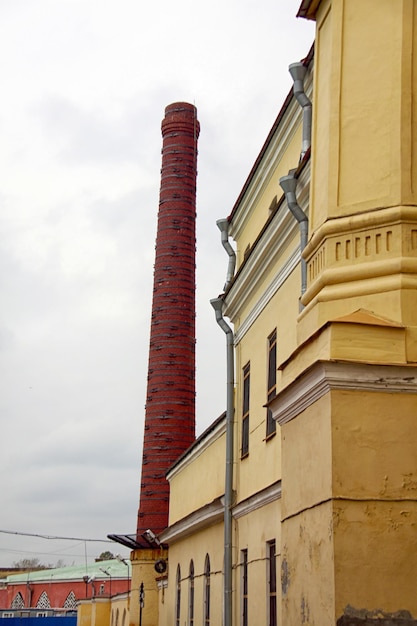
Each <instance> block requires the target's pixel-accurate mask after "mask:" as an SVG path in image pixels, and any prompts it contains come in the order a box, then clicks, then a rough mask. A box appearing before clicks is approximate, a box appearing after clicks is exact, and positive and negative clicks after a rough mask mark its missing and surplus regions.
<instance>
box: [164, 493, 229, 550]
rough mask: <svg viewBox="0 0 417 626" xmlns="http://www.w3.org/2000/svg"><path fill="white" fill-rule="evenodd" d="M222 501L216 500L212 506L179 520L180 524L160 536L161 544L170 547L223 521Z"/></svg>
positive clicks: (204, 507) (177, 523)
mask: <svg viewBox="0 0 417 626" xmlns="http://www.w3.org/2000/svg"><path fill="white" fill-rule="evenodd" d="M221 499H222V498H216V499H215V500H213V502H210V504H206V505H205V506H203V507H201V508H200V509H197V511H194V512H193V513H190V515H187V516H186V517H183V518H182V519H180V520H178V522H175V523H174V524H172V526H168V528H167V529H166V530H164V531H163V532H162V533H160V535H159V540H160V541H161V543H167V544H168V545H170V544H172V543H175V542H176V541H179V540H180V539H185V537H188V536H189V535H192V534H193V533H195V532H197V531H198V530H202V529H203V528H207V527H209V526H212V525H213V524H216V523H217V522H219V521H220V520H222V519H223V516H224V506H223V504H222V502H221Z"/></svg>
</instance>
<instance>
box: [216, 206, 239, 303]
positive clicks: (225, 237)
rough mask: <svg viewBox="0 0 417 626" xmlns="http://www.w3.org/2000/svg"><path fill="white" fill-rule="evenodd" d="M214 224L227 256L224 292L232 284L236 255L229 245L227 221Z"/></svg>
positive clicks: (218, 221) (225, 219) (223, 220)
mask: <svg viewBox="0 0 417 626" xmlns="http://www.w3.org/2000/svg"><path fill="white" fill-rule="evenodd" d="M216 224H217V226H218V227H219V229H220V231H221V234H222V246H223V248H224V249H225V250H226V252H227V254H228V255H229V265H228V266H227V276H226V282H225V285H224V287H223V289H224V291H226V289H227V288H228V287H229V285H230V283H231V282H232V278H233V276H234V274H235V266H236V254H235V251H234V250H233V248H232V246H231V245H230V243H229V220H228V219H227V217H225V218H223V219H221V220H217V222H216Z"/></svg>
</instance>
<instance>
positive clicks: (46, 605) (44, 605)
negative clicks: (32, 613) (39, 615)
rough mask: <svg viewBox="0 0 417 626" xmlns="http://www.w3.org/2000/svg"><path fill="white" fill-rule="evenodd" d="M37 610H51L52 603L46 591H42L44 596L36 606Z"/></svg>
mask: <svg viewBox="0 0 417 626" xmlns="http://www.w3.org/2000/svg"><path fill="white" fill-rule="evenodd" d="M36 608H37V609H50V608H51V603H50V601H49V597H48V594H47V593H46V591H42V594H41V596H40V598H39V600H38V602H37V604H36Z"/></svg>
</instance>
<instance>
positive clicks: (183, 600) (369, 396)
mask: <svg viewBox="0 0 417 626" xmlns="http://www.w3.org/2000/svg"><path fill="white" fill-rule="evenodd" d="M299 15H300V16H301V17H306V18H308V19H314V20H316V43H315V52H314V59H313V53H312V52H311V53H310V54H309V55H308V56H307V58H306V59H305V61H304V62H303V63H302V64H296V65H295V66H294V67H292V68H291V73H292V75H293V78H294V81H295V83H294V87H295V89H294V93H291V94H290V95H289V96H288V98H287V99H286V101H285V103H284V105H283V107H282V109H281V111H280V113H279V115H278V117H277V120H276V121H275V123H274V126H273V128H272V129H271V132H270V134H269V136H268V138H267V140H266V142H265V144H264V146H263V148H262V150H261V153H260V155H259V157H258V159H257V161H256V162H255V164H254V166H253V168H252V171H251V172H250V175H249V177H248V179H247V182H246V184H245V186H244V188H243V190H242V192H241V193H240V195H239V198H238V200H237V202H236V204H235V206H234V207H233V209H232V211H231V214H230V216H229V218H228V219H227V220H221V221H220V222H219V227H220V229H221V231H222V235H221V237H222V241H223V245H224V246H225V248H226V251H227V252H228V254H229V270H228V278H227V287H226V289H225V294H224V295H223V297H222V298H221V299H220V301H219V300H216V301H214V302H213V306H215V307H216V318H217V320H218V322H219V324H220V325H221V327H222V329H223V331H225V333H226V340H227V341H228V342H229V343H228V345H230V338H231V337H232V339H233V355H232V356H233V359H234V372H235V381H234V384H235V385H234V393H233V394H230V393H229V395H228V398H229V406H228V413H227V414H226V415H225V416H222V417H221V418H219V420H217V422H215V423H214V424H213V426H212V427H211V428H210V429H208V431H206V433H204V434H203V435H202V436H201V437H200V438H199V439H198V440H197V442H196V443H195V444H194V445H193V446H192V447H191V448H190V450H189V451H188V452H187V453H186V454H184V455H183V456H182V457H181V459H179V460H178V462H177V463H176V464H175V466H174V467H173V468H172V469H171V471H170V473H169V476H168V478H169V480H170V485H171V496H170V526H169V528H168V529H167V530H166V531H165V532H164V533H163V535H162V537H161V540H162V541H163V542H164V543H166V544H168V545H169V568H168V573H167V574H164V575H163V576H162V577H160V578H159V580H158V581H157V582H158V584H159V589H160V591H159V624H160V625H161V626H162V625H164V626H165V625H166V624H174V625H175V626H179V625H180V624H181V625H183V624H188V625H190V626H191V625H193V626H200V625H204V626H208V625H209V624H215V625H216V626H217V625H218V624H222V623H223V624H225V626H232V625H233V626H248V625H251V626H252V625H255V624H256V625H257V624H268V625H269V626H274V625H275V624H278V623H279V624H284V625H285V626H290V625H291V626H292V625H294V626H295V625H297V626H298V625H299V624H320V626H327V625H329V626H330V624H335V623H338V624H339V625H344V624H346V625H348V624H349V625H350V624H368V623H371V622H372V623H373V622H375V620H379V622H378V623H383V624H384V626H385V625H386V624H396V623H401V624H405V623H415V620H416V619H417V595H416V593H415V591H414V586H415V580H417V557H416V542H417V535H416V530H415V529H416V524H417V501H416V496H417V454H416V452H415V448H416V443H417V395H416V394H417V368H416V363H417V315H416V310H417V290H416V287H417V207H416V204H417V203H416V184H415V181H416V180H417V177H416V171H415V170H416V168H417V165H416V164H417V161H416V157H415V155H416V154H417V150H416V147H417V131H416V124H415V120H416V119H417V110H416V109H417V98H416V97H415V85H416V84H417V80H416V79H417V62H416V58H417V55H416V52H417V49H416V45H417V1H416V0H321V1H320V0H304V1H303V2H302V4H301V7H300V9H299ZM310 101H312V105H313V106H312V108H311V106H310ZM311 111H312V124H311V128H312V136H311V149H310V146H309V143H310V120H311ZM232 239H233V241H234V245H233V247H232V248H231V247H230V241H231V240H232ZM234 254H235V255H236V259H235V258H234ZM226 262H227V259H226V258H225V263H226ZM235 262H236V266H235ZM223 316H224V317H226V318H228V320H229V321H230V323H229V321H226V320H225V319H224V317H223ZM228 354H229V355H230V352H228ZM229 365H230V363H229ZM232 365H233V363H232ZM228 383H229V385H230V380H229V381H228ZM228 389H229V391H230V387H228ZM231 402H232V403H233V405H231ZM230 424H232V426H233V429H232V430H233V433H232V434H233V438H232V439H231V438H230V434H231V431H229V430H228V426H230ZM230 443H232V446H233V455H232V456H230V454H229V453H230V449H229V448H228V446H230ZM228 450H229V452H227V451H228ZM225 468H227V470H228V474H227V472H226V474H227V479H226V483H225V477H224V473H225ZM232 469H233V472H231V470H232ZM230 479H231V483H227V481H228V480H229V481H230ZM225 484H226V487H225ZM228 484H229V487H230V485H231V490H229V491H228V487H227V485H228ZM228 516H229V517H230V529H227V525H228V523H229V522H228V519H229V517H228ZM224 522H225V523H226V527H225V523H224ZM229 531H230V533H229ZM228 533H229V534H228ZM229 569H230V571H229ZM381 620H383V621H382V622H381Z"/></svg>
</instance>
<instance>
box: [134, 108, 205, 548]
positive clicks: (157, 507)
mask: <svg viewBox="0 0 417 626" xmlns="http://www.w3.org/2000/svg"><path fill="white" fill-rule="evenodd" d="M199 132H200V126H199V123H198V121H197V111H196V108H195V107H194V106H193V105H191V104H187V103H185V102H177V103H174V104H170V105H169V106H167V107H166V109H165V118H164V119H163V121H162V137H163V144H162V169H161V187H160V196H159V212H158V229H157V236H156V246H155V268H154V284H153V301H152V320H151V333H150V345H149V365H148V386H147V395H146V411H145V431H144V439H143V458H142V479H141V485H140V502H139V511H138V523H137V542H138V543H140V544H141V545H144V546H146V545H148V544H147V543H146V541H144V539H143V534H144V532H145V531H146V530H147V529H150V530H152V532H154V533H155V534H158V533H160V532H161V531H162V530H163V529H164V528H166V527H167V525H168V509H169V484H168V481H167V480H166V478H165V473H166V471H167V470H168V468H169V467H170V466H171V465H172V463H173V462H174V461H175V460H176V459H177V458H178V457H179V456H180V455H181V454H182V453H183V452H184V450H186V449H187V448H188V446H189V445H190V444H191V443H192V442H193V441H194V439H195V217H196V178H197V139H198V135H199Z"/></svg>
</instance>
